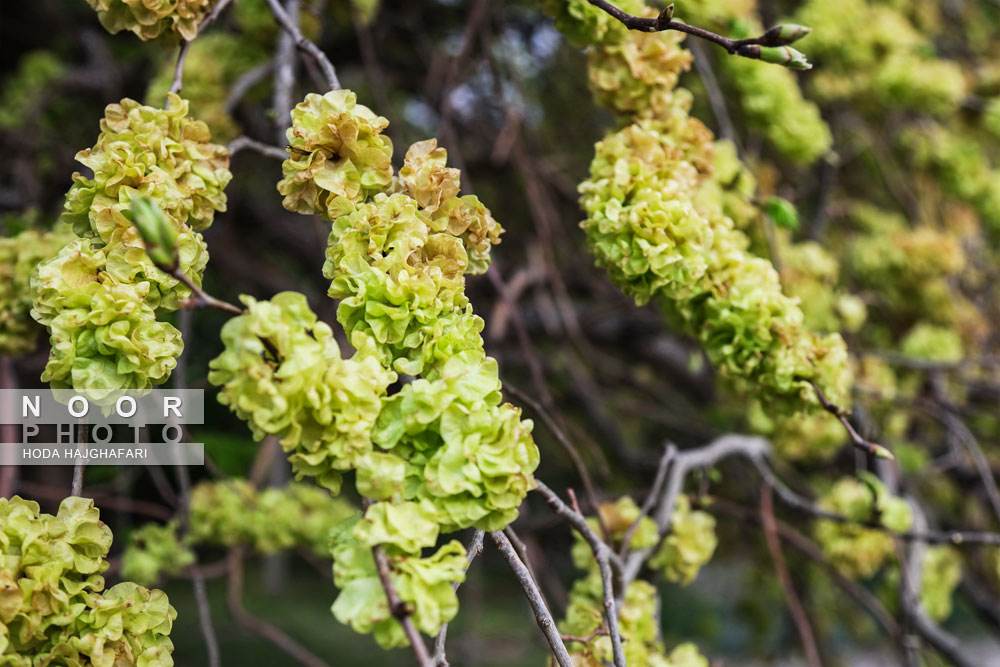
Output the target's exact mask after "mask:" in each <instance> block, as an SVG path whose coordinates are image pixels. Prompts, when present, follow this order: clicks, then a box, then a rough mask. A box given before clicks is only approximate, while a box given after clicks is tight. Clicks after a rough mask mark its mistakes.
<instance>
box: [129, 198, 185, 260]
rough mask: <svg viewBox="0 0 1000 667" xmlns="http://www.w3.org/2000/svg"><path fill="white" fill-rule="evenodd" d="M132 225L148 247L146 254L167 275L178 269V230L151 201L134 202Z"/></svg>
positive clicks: (142, 199)
mask: <svg viewBox="0 0 1000 667" xmlns="http://www.w3.org/2000/svg"><path fill="white" fill-rule="evenodd" d="M131 211H132V223H133V224H134V225H135V228H136V229H137V230H138V231H139V236H140V237H142V242H143V244H144V245H145V246H146V254H147V255H149V258H150V259H151V260H152V261H153V263H154V264H156V266H157V268H159V269H160V270H162V271H164V272H165V273H171V272H172V271H173V270H174V269H175V268H177V228H176V226H175V225H174V224H173V223H172V222H171V221H170V220H168V219H167V216H165V215H164V214H163V211H161V210H160V209H159V207H157V206H156V204H154V203H153V202H152V201H151V200H150V199H147V198H146V197H136V198H135V199H133V200H132V206H131Z"/></svg>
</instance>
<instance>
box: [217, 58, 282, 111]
mask: <svg viewBox="0 0 1000 667" xmlns="http://www.w3.org/2000/svg"><path fill="white" fill-rule="evenodd" d="M273 68H274V63H273V62H271V61H270V60H268V61H267V62H265V63H261V64H260V65H257V66H256V67H251V68H250V69H248V70H247V71H245V72H243V74H240V76H239V78H238V79H236V81H235V82H234V83H233V85H232V87H231V88H230V89H229V94H228V95H226V104H225V108H226V113H229V114H231V113H233V111H234V110H235V109H236V105H238V104H239V103H240V100H242V99H243V96H244V95H246V94H247V93H248V92H249V91H250V89H251V88H253V87H254V86H256V85H257V84H258V83H260V82H261V81H263V80H264V77H266V76H267V75H268V74H270V73H271V70H272V69H273Z"/></svg>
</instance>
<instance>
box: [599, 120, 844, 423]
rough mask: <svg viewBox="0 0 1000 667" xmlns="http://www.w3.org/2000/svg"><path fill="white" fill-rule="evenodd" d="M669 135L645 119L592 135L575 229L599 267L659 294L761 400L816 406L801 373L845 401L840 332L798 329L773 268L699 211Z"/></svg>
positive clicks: (689, 171) (642, 295)
mask: <svg viewBox="0 0 1000 667" xmlns="http://www.w3.org/2000/svg"><path fill="white" fill-rule="evenodd" d="M679 144H681V141H679V140H678V138H677V137H676V136H674V135H673V134H671V133H669V132H665V131H663V130H661V129H658V128H657V127H656V126H655V124H653V123H650V122H639V123H636V124H633V125H630V126H628V127H626V128H624V129H622V130H620V131H618V132H615V133H613V134H610V135H608V137H606V138H605V139H604V140H603V141H601V142H598V144H597V146H596V154H595V156H594V161H593V162H592V163H591V170H590V178H589V179H588V180H586V181H584V182H583V183H582V184H581V185H580V192H581V195H582V198H581V201H582V204H583V207H584V210H585V211H586V212H587V215H588V217H587V220H585V221H584V222H583V223H582V226H583V228H584V230H585V231H586V233H587V238H588V241H589V242H590V245H591V249H592V250H593V252H594V254H595V255H596V258H597V263H598V265H600V266H601V267H602V268H604V269H605V270H606V271H608V273H609V274H610V276H611V278H612V280H613V282H615V283H616V284H617V285H619V287H621V288H622V289H623V291H625V293H626V294H628V295H629V296H632V297H633V298H635V300H636V302H637V303H640V304H641V303H645V302H646V301H648V300H650V299H651V298H653V297H654V296H655V297H659V298H660V301H661V306H662V307H663V308H664V310H665V311H666V313H667V315H668V317H669V318H670V320H671V321H672V322H674V323H675V324H676V325H677V326H679V327H680V328H681V329H682V330H683V331H685V332H686V333H688V334H690V335H691V336H693V337H695V338H696V339H698V340H699V341H700V342H701V343H702V345H704V347H705V349H706V352H707V353H708V356H709V359H710V360H711V361H712V362H713V363H714V364H715V365H716V366H717V367H718V369H719V371H720V372H721V373H722V374H723V375H724V376H725V377H727V378H729V379H730V380H731V381H733V382H734V384H736V386H737V387H738V388H741V389H745V390H749V389H751V388H752V389H753V390H754V391H755V392H757V394H758V396H759V397H760V398H761V399H762V400H764V401H765V402H766V403H767V404H768V406H769V407H771V405H772V404H773V405H774V407H775V408H777V410H778V411H779V412H794V411H795V410H797V409H801V408H803V407H814V406H816V405H817V401H816V399H815V396H814V395H813V389H812V386H811V385H810V381H812V382H816V383H817V385H819V386H820V388H821V390H822V391H823V392H824V394H826V395H827V396H828V397H829V398H830V400H832V401H834V402H838V403H842V402H844V401H845V400H846V398H847V389H848V387H849V384H850V371H849V368H848V366H847V352H846V348H845V346H844V343H843V340H842V339H841V338H840V336H839V335H837V334H829V335H826V336H821V335H819V334H816V333H814V332H811V331H809V330H808V329H807V328H806V327H805V325H804V322H803V315H802V311H801V309H800V308H799V305H798V302H797V301H796V300H795V299H793V298H791V297H788V296H786V295H785V294H784V293H783V292H782V287H781V283H780V281H779V278H778V273H777V271H775V269H774V267H773V266H772V265H771V264H770V262H768V261H767V260H765V259H763V258H760V257H755V256H753V255H751V254H750V253H749V252H748V251H747V244H748V241H747V239H746V237H745V236H744V235H743V234H742V233H741V232H740V231H739V230H737V229H736V228H735V225H734V223H733V221H732V220H731V219H729V218H727V217H724V216H719V215H711V217H706V215H704V214H703V213H702V212H701V211H699V209H698V208H697V207H696V206H695V202H694V200H693V196H694V194H695V192H696V189H697V184H698V172H697V169H696V168H695V166H694V165H693V164H691V163H690V162H688V161H687V160H684V159H682V158H681V157H680V155H681V151H680V150H678V145H679ZM710 213H711V212H710Z"/></svg>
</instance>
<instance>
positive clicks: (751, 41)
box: [588, 0, 780, 60]
mask: <svg viewBox="0 0 1000 667" xmlns="http://www.w3.org/2000/svg"><path fill="white" fill-rule="evenodd" d="M588 1H589V2H590V4H592V5H594V6H595V7H597V8H598V9H602V10H604V11H605V12H607V13H608V14H610V15H611V16H613V17H614V18H616V19H618V21H620V22H621V24H622V25H624V26H625V27H626V28H628V29H629V30H638V31H639V32H663V31H664V30H677V31H678V32H684V33H687V34H689V35H694V36H695V37H700V38H701V39H704V40H706V41H708V42H712V43H713V44H718V45H719V46H721V47H722V48H724V49H725V50H726V52H728V53H729V54H731V55H738V56H743V57H744V58H751V59H755V60H756V59H759V58H760V50H759V49H755V48H754V47H760V46H778V45H780V41H776V40H777V39H778V37H779V34H778V33H777V32H776V31H775V29H774V28H772V29H770V30H768V31H767V32H765V33H764V34H763V35H760V36H759V37H748V38H745V39H730V38H728V37H723V36H722V35H719V34H716V33H714V32H712V31H711V30H705V29H704V28H699V27H697V26H693V25H688V24H687V23H684V22H682V21H674V20H673V18H672V17H673V10H674V6H673V4H670V5H669V6H667V7H666V8H665V9H664V10H663V11H661V12H660V14H659V16H656V17H655V18H646V17H642V16H633V15H632V14H629V13H627V12H623V11H622V10H620V9H618V8H617V7H615V6H614V5H612V4H611V3H610V2H607V0H588Z"/></svg>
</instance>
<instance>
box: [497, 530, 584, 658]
mask: <svg viewBox="0 0 1000 667" xmlns="http://www.w3.org/2000/svg"><path fill="white" fill-rule="evenodd" d="M490 537H491V538H493V541H494V542H495V543H496V545H497V549H499V551H500V555H501V556H503V557H504V559H505V560H506V561H507V564H508V565H510V569H511V570H513V571H514V576H515V577H517V581H518V583H520V584H521V588H523V589H524V594H525V596H527V598H528V604H529V605H531V610H532V611H533V612H534V614H535V621H536V622H537V623H538V627H539V628H540V629H541V631H542V634H543V635H544V636H545V640H546V641H547V642H548V643H549V647H550V648H551V649H552V655H553V656H554V657H555V659H556V663H557V664H558V665H559V667H573V659H572V658H571V657H570V655H569V651H567V650H566V644H564V643H563V640H562V637H561V636H560V634H559V630H558V628H556V622H555V619H553V618H552V612H550V611H549V607H548V605H547V604H546V603H545V598H544V597H542V592H541V591H540V590H539V589H538V585H537V584H536V583H535V580H534V579H532V578H531V573H530V572H528V568H527V567H525V565H524V563H522V562H521V559H520V558H518V557H517V552H516V551H514V547H513V546H512V545H511V543H510V540H508V539H507V536H506V535H504V534H503V533H501V532H493V533H490Z"/></svg>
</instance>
